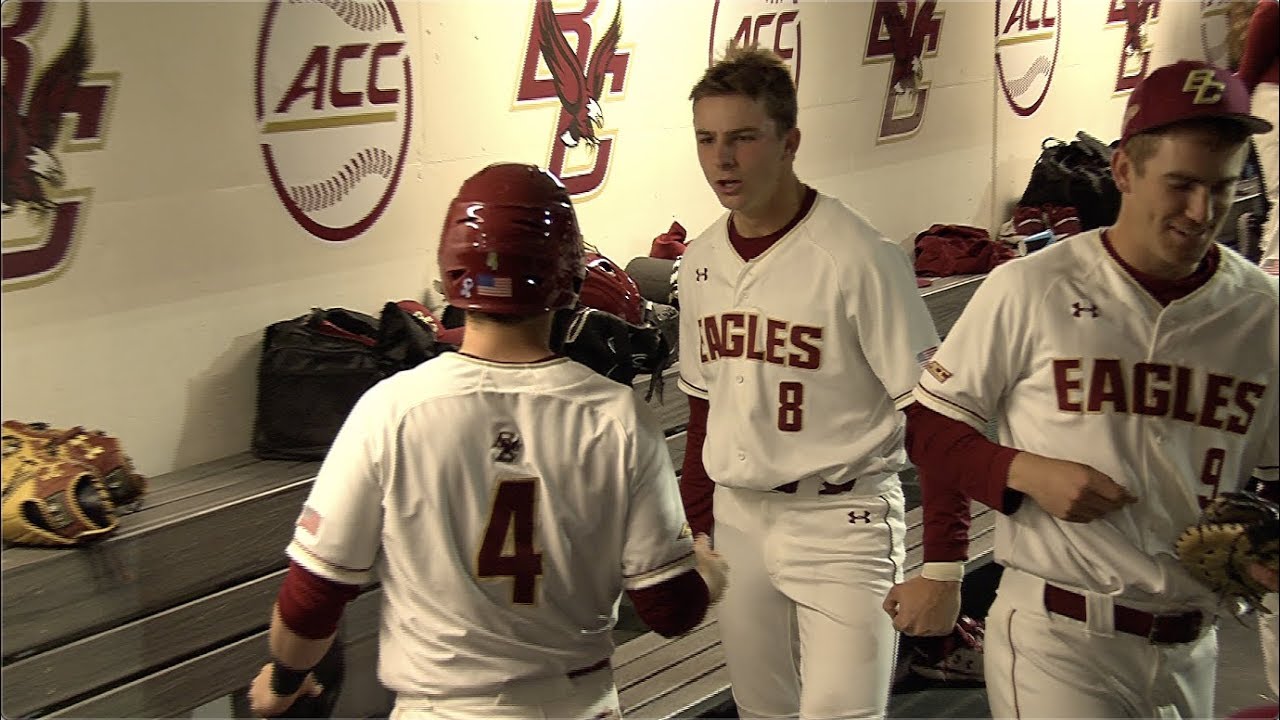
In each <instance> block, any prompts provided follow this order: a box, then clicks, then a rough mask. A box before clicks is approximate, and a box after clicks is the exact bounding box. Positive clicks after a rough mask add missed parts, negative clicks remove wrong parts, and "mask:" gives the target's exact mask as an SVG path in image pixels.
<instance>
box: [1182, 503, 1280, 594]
mask: <svg viewBox="0 0 1280 720" xmlns="http://www.w3.org/2000/svg"><path fill="white" fill-rule="evenodd" d="M1177 551H1178V559H1179V560H1181V561H1182V564H1183V565H1184V566H1185V567H1186V568H1187V570H1189V571H1190V572H1191V575H1192V576H1194V577H1195V578H1196V579H1197V580H1199V581H1200V582H1202V583H1204V584H1205V585H1207V586H1208V587H1209V588H1210V589H1211V590H1213V592H1214V594H1216V595H1217V596H1218V597H1219V598H1221V599H1222V600H1223V601H1224V602H1228V603H1238V604H1239V603H1243V604H1244V607H1250V606H1252V607H1254V608H1257V607H1261V601H1262V596H1263V595H1264V594H1265V593H1267V592H1269V591H1268V589H1267V588H1265V587H1263V586H1262V585H1261V584H1260V583H1258V581H1257V580H1255V579H1254V578H1253V576H1252V575H1251V574H1250V573H1249V568H1250V567H1251V566H1252V565H1253V564H1254V563H1260V564H1262V565H1266V566H1269V567H1272V568H1274V567H1276V566H1277V564H1280V509H1278V508H1277V505H1276V504H1275V503H1273V502H1271V501H1269V500H1266V499H1264V498H1262V497H1260V496H1258V495H1254V494H1252V493H1246V492H1240V493H1223V494H1221V495H1219V496H1218V497H1216V498H1214V499H1213V500H1212V501H1210V503H1209V504H1208V505H1207V506H1205V508H1204V510H1202V511H1201V513H1200V518H1199V520H1198V521H1197V522H1196V524H1195V525H1192V526H1191V527H1188V528H1187V529H1186V530H1184V531H1183V532H1182V535H1180V536H1179V537H1178V542H1177Z"/></svg>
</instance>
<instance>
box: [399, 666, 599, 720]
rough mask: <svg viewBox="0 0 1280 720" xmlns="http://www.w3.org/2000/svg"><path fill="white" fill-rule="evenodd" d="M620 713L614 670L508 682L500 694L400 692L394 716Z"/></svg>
mask: <svg viewBox="0 0 1280 720" xmlns="http://www.w3.org/2000/svg"><path fill="white" fill-rule="evenodd" d="M621 716H622V714H621V711H620V709H619V704H618V690H617V687H615V686H614V684H613V670H612V669H610V668H607V667H606V668H603V669H601V670H596V671H595V672H590V673H587V674H585V675H582V676H579V677H575V678H569V677H557V678H546V679H540V680H525V681H521V682H513V683H509V684H508V685H507V686H506V687H504V688H503V690H502V692H501V693H499V694H497V695H487V696H472V697H447V698H430V697H424V696H412V695H399V696H397V697H396V706H395V709H394V710H393V711H392V712H391V720H553V719H554V720H614V719H616V718H620V717H621Z"/></svg>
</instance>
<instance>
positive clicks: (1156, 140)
mask: <svg viewBox="0 0 1280 720" xmlns="http://www.w3.org/2000/svg"><path fill="white" fill-rule="evenodd" d="M1188 128H1189V129H1196V130H1200V129H1202V130H1207V131H1208V134H1209V136H1210V137H1212V138H1214V141H1213V145H1214V147H1215V149H1220V148H1224V147H1228V146H1231V145H1240V144H1242V143H1245V142H1248V140H1249V136H1250V132H1249V128H1247V127H1245V126H1244V125H1242V124H1241V123H1239V122H1236V121H1235V120H1230V119H1228V118H1201V119H1196V120H1185V121H1183V122H1178V123H1173V124H1172V125H1165V126H1164V127H1161V128H1157V129H1155V130H1151V131H1149V132H1144V133H1139V134H1137V135H1134V136H1133V137H1131V138H1129V139H1128V140H1126V141H1125V142H1124V151H1125V153H1127V154H1128V155H1129V160H1130V162H1132V163H1133V167H1134V169H1135V170H1137V171H1138V174H1139V175H1141V174H1142V173H1143V171H1144V170H1145V169H1146V164H1147V161H1148V160H1150V159H1151V158H1152V157H1154V156H1155V154H1156V149H1157V148H1158V147H1159V146H1160V139H1161V138H1162V137H1164V136H1165V135H1166V134H1167V133H1169V132H1170V131H1173V130H1179V129H1188Z"/></svg>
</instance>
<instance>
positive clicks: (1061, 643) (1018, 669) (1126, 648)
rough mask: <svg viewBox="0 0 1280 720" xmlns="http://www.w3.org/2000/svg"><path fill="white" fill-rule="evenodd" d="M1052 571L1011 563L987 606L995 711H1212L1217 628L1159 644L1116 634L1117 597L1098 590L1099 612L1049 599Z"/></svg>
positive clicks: (1094, 606) (1094, 602)
mask: <svg viewBox="0 0 1280 720" xmlns="http://www.w3.org/2000/svg"><path fill="white" fill-rule="evenodd" d="M1044 585H1045V582H1044V580H1043V579H1041V578H1039V577H1037V576H1035V575H1030V574H1028V573H1024V572H1020V571H1017V570H1013V569H1010V568H1006V569H1005V571H1004V575H1003V576H1002V577H1001V580H1000V588H999V590H998V591H997V594H996V600H995V602H994V603H992V605H991V610H990V611H989V612H988V614H987V626H986V639H985V642H984V652H985V667H984V670H985V675H986V683H987V700H988V702H989V703H990V705H991V715H992V717H994V718H1085V717H1088V718H1123V717H1129V718H1209V717H1213V694H1214V680H1215V678H1216V673H1217V660H1218V632H1217V628H1216V627H1215V626H1213V625H1212V624H1211V623H1206V630H1204V631H1202V632H1201V634H1200V636H1199V638H1198V639H1197V640H1194V641H1192V642H1187V643H1181V644H1170V645H1156V644H1152V643H1151V642H1150V641H1148V640H1147V639H1146V638H1143V637H1138V636H1137V635H1131V634H1128V633H1123V632H1118V631H1117V632H1109V631H1108V629H1107V628H1106V627H1103V625H1105V621H1104V620H1101V618H1109V617H1110V616H1111V612H1112V606H1111V604H1110V598H1109V597H1105V596H1092V597H1091V598H1090V603H1091V607H1090V608H1089V609H1090V611H1091V612H1090V618H1093V617H1095V616H1096V617H1098V618H1100V620H1099V621H1096V622H1085V621H1080V620H1073V619H1071V618H1068V617H1064V616H1062V615H1058V614H1055V613H1051V612H1049V611H1047V610H1046V609H1045V606H1044Z"/></svg>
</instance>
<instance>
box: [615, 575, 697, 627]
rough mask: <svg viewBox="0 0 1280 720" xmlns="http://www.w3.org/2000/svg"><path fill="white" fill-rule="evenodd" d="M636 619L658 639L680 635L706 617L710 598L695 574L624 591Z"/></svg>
mask: <svg viewBox="0 0 1280 720" xmlns="http://www.w3.org/2000/svg"><path fill="white" fill-rule="evenodd" d="M627 597H629V598H631V604H632V605H633V606H634V607H635V609H636V615H639V616H640V619H641V620H642V621H643V622H644V624H645V625H647V626H649V628H650V629H651V630H653V631H654V632H656V633H658V634H659V635H661V636H662V637H675V636H677V635H683V634H685V633H687V632H689V631H690V630H692V629H694V628H695V627H697V626H698V623H700V622H702V618H703V617H705V616H706V614H707V606H709V605H710V604H711V595H710V592H709V591H708V590H707V584H706V582H704V581H703V579H702V576H701V575H699V574H698V571H697V570H690V571H688V572H685V573H682V574H680V575H677V576H676V577H673V578H671V579H670V580H667V581H665V582H661V583H658V584H657V585H654V586H653V587H647V588H641V589H639V590H628V591H627Z"/></svg>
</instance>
